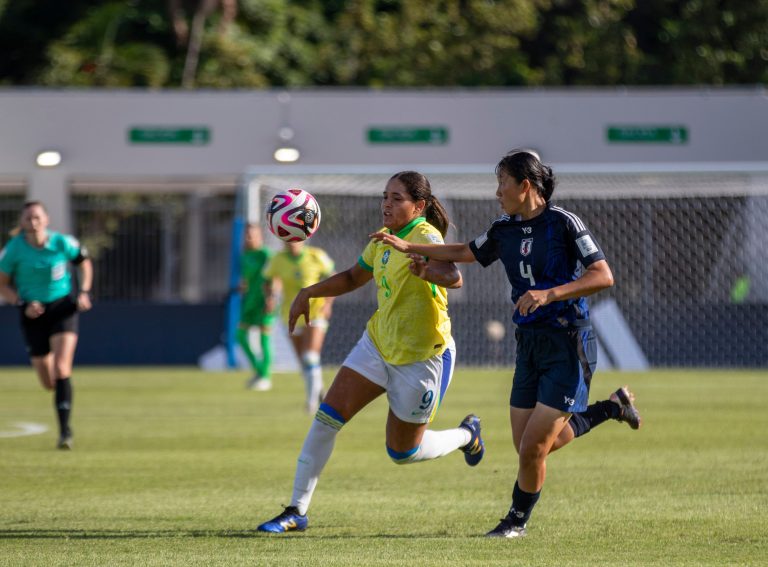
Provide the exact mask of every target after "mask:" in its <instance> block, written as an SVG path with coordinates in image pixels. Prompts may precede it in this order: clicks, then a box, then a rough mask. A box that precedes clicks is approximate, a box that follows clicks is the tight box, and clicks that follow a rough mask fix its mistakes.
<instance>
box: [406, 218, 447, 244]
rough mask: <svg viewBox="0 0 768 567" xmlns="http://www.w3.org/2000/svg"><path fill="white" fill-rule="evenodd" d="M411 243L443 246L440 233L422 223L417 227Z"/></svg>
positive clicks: (429, 225) (443, 242)
mask: <svg viewBox="0 0 768 567" xmlns="http://www.w3.org/2000/svg"><path fill="white" fill-rule="evenodd" d="M411 242H413V243H414V244H445V241H444V240H443V235H442V234H440V231H439V230H437V229H436V228H435V227H433V226H432V225H431V224H427V223H422V224H420V225H419V226H418V227H417V230H415V231H414V235H413V238H412V239H411Z"/></svg>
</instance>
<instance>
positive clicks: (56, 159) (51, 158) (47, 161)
mask: <svg viewBox="0 0 768 567" xmlns="http://www.w3.org/2000/svg"><path fill="white" fill-rule="evenodd" d="M35 162H36V163H37V165H38V166H39V167H56V166H57V165H59V164H60V163H61V152H59V151H57V150H45V151H42V152H40V153H39V154H37V157H36V158H35Z"/></svg>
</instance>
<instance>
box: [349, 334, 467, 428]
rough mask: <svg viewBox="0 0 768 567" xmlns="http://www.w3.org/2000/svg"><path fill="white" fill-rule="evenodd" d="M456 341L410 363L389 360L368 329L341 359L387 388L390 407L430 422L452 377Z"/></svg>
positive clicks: (399, 413)
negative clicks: (374, 342) (430, 355)
mask: <svg viewBox="0 0 768 567" xmlns="http://www.w3.org/2000/svg"><path fill="white" fill-rule="evenodd" d="M455 361H456V345H455V344H454V342H453V340H451V341H450V342H449V343H448V348H446V349H445V351H444V352H443V354H439V355H435V356H433V357H431V358H428V359H427V360H422V361H419V362H413V363H411V364H389V363H388V362H386V361H385V360H384V359H383V358H382V357H381V353H379V350H378V349H377V348H376V345H374V344H373V341H372V340H371V338H370V337H369V336H368V331H365V332H363V336H362V337H360V340H359V341H357V344H356V345H355V346H354V347H353V348H352V351H351V352H350V353H349V354H348V355H347V358H346V359H345V360H344V362H343V363H342V366H346V367H347V368H350V369H351V370H354V371H355V372H357V373H359V374H362V375H363V376H365V377H366V378H367V379H368V380H370V381H371V382H373V383H374V384H378V385H379V386H381V387H382V388H384V389H385V390H386V391H387V400H389V409H391V410H392V413H394V414H395V415H396V416H397V417H398V418H400V419H401V420H403V421H407V422H409V423H429V422H431V421H432V420H433V419H434V417H435V415H436V414H437V409H438V408H439V407H440V402H441V401H442V399H443V396H444V395H445V392H446V391H447V390H448V386H449V385H450V383H451V378H453V367H454V363H455Z"/></svg>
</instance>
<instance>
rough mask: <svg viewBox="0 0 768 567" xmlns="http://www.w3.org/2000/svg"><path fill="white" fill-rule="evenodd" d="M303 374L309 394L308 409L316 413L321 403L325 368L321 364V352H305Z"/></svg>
mask: <svg viewBox="0 0 768 567" xmlns="http://www.w3.org/2000/svg"><path fill="white" fill-rule="evenodd" d="M301 362H302V376H303V377H304V388H305V390H306V394H307V409H309V410H310V413H314V410H315V409H316V408H317V406H318V404H319V403H320V393H321V392H322V391H323V368H322V366H320V354H319V353H317V352H312V351H309V352H307V353H305V354H304V356H303V360H302V361H301Z"/></svg>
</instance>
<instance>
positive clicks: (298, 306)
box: [288, 289, 309, 335]
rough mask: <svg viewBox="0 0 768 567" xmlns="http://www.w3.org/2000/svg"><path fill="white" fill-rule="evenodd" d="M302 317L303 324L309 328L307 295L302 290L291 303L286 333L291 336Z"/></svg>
mask: <svg viewBox="0 0 768 567" xmlns="http://www.w3.org/2000/svg"><path fill="white" fill-rule="evenodd" d="M302 315H303V316H304V322H305V323H306V324H307V326H309V294H308V293H307V292H306V291H305V289H302V290H301V291H300V292H299V293H298V294H297V295H296V297H295V298H294V299H293V302H292V303H291V310H290V312H289V313H288V332H289V333H290V334H291V335H292V334H293V330H294V329H295V328H296V322H297V321H298V320H299V317H301V316H302Z"/></svg>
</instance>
